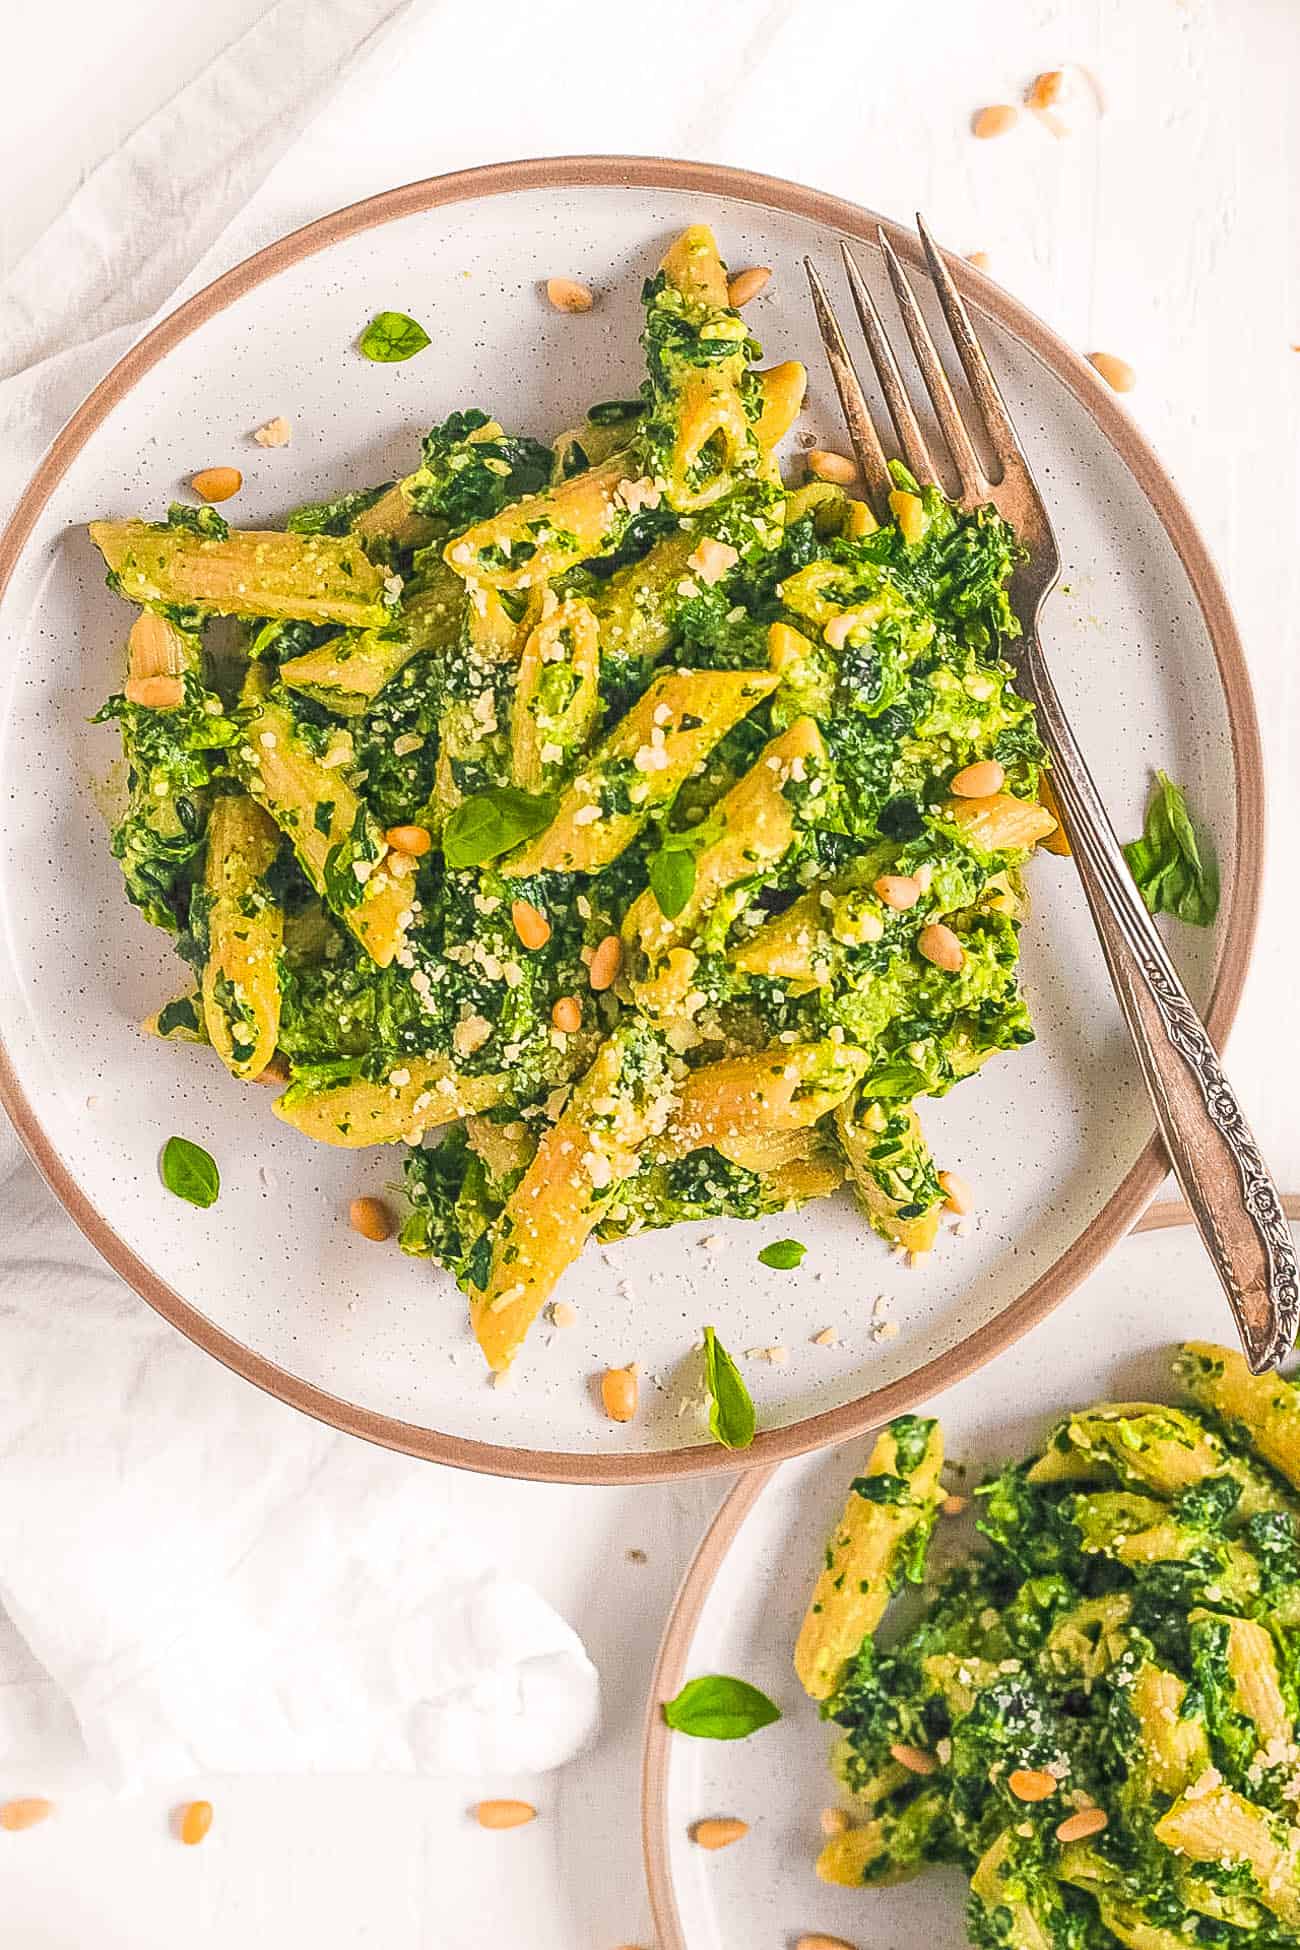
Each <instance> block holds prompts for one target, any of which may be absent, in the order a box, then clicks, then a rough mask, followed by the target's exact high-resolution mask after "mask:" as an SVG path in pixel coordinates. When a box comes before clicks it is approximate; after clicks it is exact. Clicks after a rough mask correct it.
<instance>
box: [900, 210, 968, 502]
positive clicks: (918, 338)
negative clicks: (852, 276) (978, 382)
mask: <svg viewBox="0 0 1300 1950" xmlns="http://www.w3.org/2000/svg"><path fill="white" fill-rule="evenodd" d="M876 235H877V236H878V237H879V239H880V248H881V250H882V251H883V252H884V257H885V268H886V269H887V270H888V272H889V282H890V283H891V284H892V285H893V287H894V296H895V297H896V298H897V300H898V309H899V311H900V312H901V313H902V316H903V324H904V325H905V326H906V328H907V336H908V338H909V339H910V340H911V342H912V350H913V352H914V353H915V354H916V363H917V365H918V366H919V367H920V368H921V377H922V379H924V381H925V389H926V391H927V392H928V393H929V395H930V399H931V402H932V404H933V406H934V410H935V413H936V415H937V416H938V420H939V425H940V427H941V428H942V430H943V437H944V439H945V440H946V441H947V443H948V452H949V453H950V454H951V455H952V459H953V465H954V466H955V467H956V469H957V478H958V480H959V481H960V482H961V493H962V505H963V506H964V507H967V508H976V507H978V506H979V505H980V504H981V503H982V502H984V501H987V500H988V498H989V496H990V494H991V493H992V492H993V490H992V488H991V486H990V485H989V483H988V481H987V480H986V479H985V478H984V469H983V468H982V467H981V465H980V459H979V455H978V454H977V453H976V451H975V449H974V447H973V446H972V444H971V437H970V435H969V433H967V431H966V422H965V421H964V420H963V419H962V417H961V408H960V407H959V406H958V404H957V402H956V400H955V399H954V398H953V391H952V387H951V386H950V385H949V384H948V375H947V373H946V372H945V371H944V369H943V361H942V360H941V359H940V357H939V353H938V349H937V347H936V346H935V343H934V340H933V339H932V338H931V336H930V328H929V326H928V325H927V324H926V322H925V318H924V316H923V314H922V312H921V307H920V306H919V305H918V304H917V302H916V294H915V292H914V291H913V290H912V287H911V285H910V284H909V283H908V280H907V273H906V271H905V270H904V269H903V267H902V265H901V264H900V263H899V261H898V256H897V254H896V252H895V250H894V247H893V245H892V244H891V243H890V241H889V239H888V237H886V235H885V233H884V231H883V230H878V231H877V232H876Z"/></svg>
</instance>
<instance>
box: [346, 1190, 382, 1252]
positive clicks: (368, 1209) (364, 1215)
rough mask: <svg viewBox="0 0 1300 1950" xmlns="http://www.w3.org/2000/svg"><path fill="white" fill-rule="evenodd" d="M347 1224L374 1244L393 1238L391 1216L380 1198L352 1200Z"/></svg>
mask: <svg viewBox="0 0 1300 1950" xmlns="http://www.w3.org/2000/svg"><path fill="white" fill-rule="evenodd" d="M348 1224H349V1225H350V1226H351V1227H352V1230H353V1232H359V1233H360V1234H361V1237H362V1238H363V1239H373V1240H374V1241H375V1242H376V1244H378V1242H379V1241H380V1240H381V1239H391V1238H392V1236H393V1215H392V1213H391V1212H390V1211H389V1209H388V1207H387V1206H386V1205H385V1204H384V1201H383V1199H382V1198H354V1199H353V1201H352V1203H351V1205H349V1207H348Z"/></svg>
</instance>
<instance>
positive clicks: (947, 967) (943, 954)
mask: <svg viewBox="0 0 1300 1950" xmlns="http://www.w3.org/2000/svg"><path fill="white" fill-rule="evenodd" d="M916 947H917V953H918V954H920V955H922V956H923V957H924V959H925V960H926V961H928V962H932V963H933V964H934V966H935V967H936V968H942V969H943V971H944V973H945V974H948V975H955V974H956V973H957V971H958V969H959V968H961V967H962V966H963V965H964V964H965V961H966V950H965V949H964V948H963V947H962V945H961V942H960V941H959V940H958V939H957V937H956V935H955V934H954V933H953V931H952V929H951V928H946V927H945V926H944V924H943V922H942V921H931V923H930V925H929V927H926V928H922V929H921V932H920V934H918V935H917V937H916Z"/></svg>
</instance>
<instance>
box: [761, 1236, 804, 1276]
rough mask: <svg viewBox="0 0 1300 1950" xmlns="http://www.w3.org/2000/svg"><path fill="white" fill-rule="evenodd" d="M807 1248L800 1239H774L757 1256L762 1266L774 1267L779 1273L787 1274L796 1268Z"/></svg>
mask: <svg viewBox="0 0 1300 1950" xmlns="http://www.w3.org/2000/svg"><path fill="white" fill-rule="evenodd" d="M807 1250H808V1248H807V1247H806V1246H805V1245H804V1243H803V1241H802V1240H801V1239H774V1240H773V1241H772V1243H771V1245H770V1246H764V1248H763V1250H762V1252H761V1253H760V1254H759V1256H758V1257H759V1263H760V1264H761V1265H763V1266H775V1267H776V1268H777V1270H778V1271H779V1272H782V1273H788V1272H789V1270H790V1268H791V1267H793V1266H798V1265H799V1264H800V1263H801V1261H802V1259H803V1256H804V1254H805V1253H806V1252H807Z"/></svg>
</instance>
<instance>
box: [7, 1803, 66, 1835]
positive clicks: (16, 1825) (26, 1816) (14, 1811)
mask: <svg viewBox="0 0 1300 1950" xmlns="http://www.w3.org/2000/svg"><path fill="white" fill-rule="evenodd" d="M53 1813H54V1803H53V1802H52V1801H43V1800H41V1798H40V1796H39V1795H34V1794H32V1795H25V1796H24V1797H23V1799H22V1800H20V1801H6V1802H5V1804H4V1806H3V1807H0V1828H7V1829H8V1830H9V1832H10V1834H12V1835H16V1834H17V1833H18V1831H19V1830H20V1829H22V1828H35V1827H36V1825H37V1823H38V1822H42V1821H48V1820H49V1818H50V1816H51V1815H52V1814H53Z"/></svg>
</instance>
